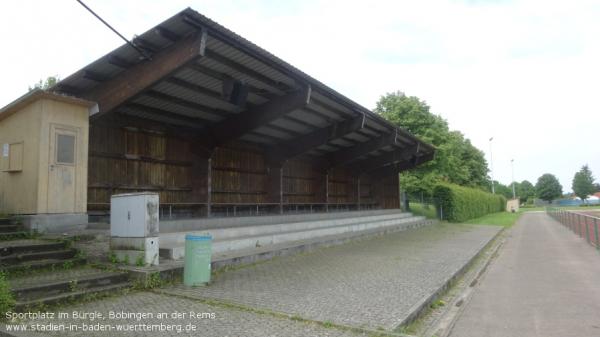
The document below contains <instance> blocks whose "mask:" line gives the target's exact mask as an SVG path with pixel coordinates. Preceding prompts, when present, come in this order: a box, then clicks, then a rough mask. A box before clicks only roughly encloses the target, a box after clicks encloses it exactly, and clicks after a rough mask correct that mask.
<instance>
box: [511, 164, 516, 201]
mask: <svg viewBox="0 0 600 337" xmlns="http://www.w3.org/2000/svg"><path fill="white" fill-rule="evenodd" d="M514 163H515V160H514V159H511V160H510V170H511V171H512V190H513V199H516V198H517V195H516V194H515V164H514Z"/></svg>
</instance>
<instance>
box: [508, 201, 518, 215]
mask: <svg viewBox="0 0 600 337" xmlns="http://www.w3.org/2000/svg"><path fill="white" fill-rule="evenodd" d="M513 209H514V211H515V212H518V211H519V198H517V199H510V200H508V201H507V202H506V211H507V212H511V211H512V210H513Z"/></svg>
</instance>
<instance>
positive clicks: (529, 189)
mask: <svg viewBox="0 0 600 337" xmlns="http://www.w3.org/2000/svg"><path fill="white" fill-rule="evenodd" d="M515 189H516V191H517V195H518V196H519V199H520V201H521V202H522V203H523V202H527V200H528V199H529V198H533V197H534V196H535V187H534V186H533V184H532V183H530V182H529V181H528V180H523V181H522V182H520V183H517V185H515Z"/></svg>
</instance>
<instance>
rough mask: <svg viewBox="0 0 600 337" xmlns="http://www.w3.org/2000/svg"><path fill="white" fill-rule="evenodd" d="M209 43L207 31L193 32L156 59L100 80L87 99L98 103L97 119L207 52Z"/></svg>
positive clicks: (163, 51) (162, 52)
mask: <svg viewBox="0 0 600 337" xmlns="http://www.w3.org/2000/svg"><path fill="white" fill-rule="evenodd" d="M205 45H206V32H199V33H198V32H197V33H194V34H191V35H189V36H187V37H185V38H183V39H181V40H180V41H178V42H176V43H174V44H173V45H172V46H171V47H170V48H167V49H165V50H162V51H160V52H158V53H157V54H155V55H154V56H153V58H152V60H149V61H145V62H141V63H138V64H136V65H134V66H132V67H131V68H128V69H126V70H124V71H123V72H121V73H120V74H118V75H117V76H115V77H113V78H111V79H109V80H107V81H104V82H102V83H100V84H99V85H97V86H96V87H95V88H93V89H92V90H91V91H90V92H88V93H86V94H85V95H84V98H86V99H88V100H91V101H95V102H97V103H98V107H99V111H98V113H96V114H95V115H94V116H95V118H97V117H98V116H100V115H102V114H104V113H107V112H109V111H111V110H113V109H115V108H116V107H118V106H119V105H121V104H123V103H125V102H126V101H127V100H129V99H131V98H133V97H134V96H137V95H139V93H140V92H143V91H145V90H147V89H148V88H150V87H151V86H153V85H154V84H156V83H157V82H158V81H160V80H161V79H163V78H165V77H167V76H170V75H171V74H172V73H174V72H175V71H177V70H179V69H181V68H182V67H185V66H186V64H188V63H189V62H191V61H193V60H195V59H196V58H198V57H201V56H202V55H204V50H205ZM94 116H92V117H94Z"/></svg>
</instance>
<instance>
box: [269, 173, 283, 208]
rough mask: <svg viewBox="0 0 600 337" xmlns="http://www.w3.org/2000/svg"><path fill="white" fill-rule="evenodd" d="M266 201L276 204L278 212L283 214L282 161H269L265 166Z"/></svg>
mask: <svg viewBox="0 0 600 337" xmlns="http://www.w3.org/2000/svg"><path fill="white" fill-rule="evenodd" d="M267 195H268V202H270V203H276V204H278V213H279V214H283V163H271V164H269V166H268V167H267Z"/></svg>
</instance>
